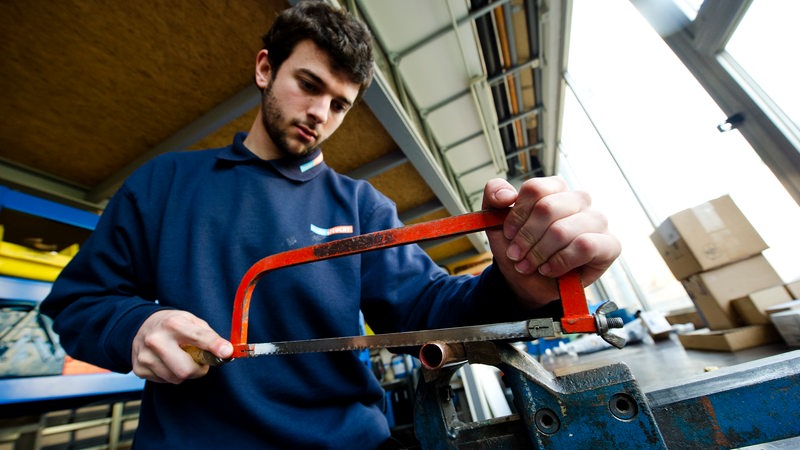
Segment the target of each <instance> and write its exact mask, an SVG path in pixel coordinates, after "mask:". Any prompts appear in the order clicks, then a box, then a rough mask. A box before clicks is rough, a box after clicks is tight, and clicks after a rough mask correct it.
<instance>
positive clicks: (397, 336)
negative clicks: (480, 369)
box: [246, 319, 561, 357]
mask: <svg viewBox="0 0 800 450" xmlns="http://www.w3.org/2000/svg"><path fill="white" fill-rule="evenodd" d="M560 330H561V327H560V326H558V324H557V323H554V322H553V319H531V320H523V321H520V322H505V323H495V324H489V325H472V326H466V327H454V328H440V329H434V330H423V331H406V332H401V333H384V334H373V335H368V336H347V337H333V338H321V339H308V340H299V341H284V342H264V343H259V344H249V345H248V351H247V354H246V356H250V357H252V356H261V355H288V354H295V353H314V352H339V351H349V350H364V349H371V348H399V347H418V346H422V345H424V344H427V343H429V342H442V343H445V344H449V343H456V342H460V343H463V342H480V341H500V342H503V341H524V340H532V339H538V338H540V337H551V336H555V335H557V334H558V333H559V332H560Z"/></svg>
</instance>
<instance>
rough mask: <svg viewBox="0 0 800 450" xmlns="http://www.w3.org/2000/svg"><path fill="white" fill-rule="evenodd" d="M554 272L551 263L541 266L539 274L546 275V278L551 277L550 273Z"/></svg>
mask: <svg viewBox="0 0 800 450" xmlns="http://www.w3.org/2000/svg"><path fill="white" fill-rule="evenodd" d="M552 271H553V268H552V267H550V264H549V263H544V264H542V265H541V266H539V273H540V274H542V275H545V276H547V275H550V272H552Z"/></svg>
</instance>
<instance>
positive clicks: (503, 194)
mask: <svg viewBox="0 0 800 450" xmlns="http://www.w3.org/2000/svg"><path fill="white" fill-rule="evenodd" d="M515 201H517V190H516V189H515V188H514V186H512V185H511V183H509V182H508V181H506V180H504V179H502V178H493V179H491V180H489V181H488V182H487V183H486V186H485V187H484V188H483V203H482V205H483V206H482V207H483V208H484V209H488V208H493V209H501V208H507V207H509V206H511V205H513V204H514V202H515Z"/></svg>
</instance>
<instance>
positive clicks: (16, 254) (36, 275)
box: [0, 241, 78, 281]
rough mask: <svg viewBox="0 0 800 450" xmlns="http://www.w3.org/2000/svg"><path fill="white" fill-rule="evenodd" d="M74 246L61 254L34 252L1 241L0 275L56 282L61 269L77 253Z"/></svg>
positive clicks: (75, 245)
mask: <svg viewBox="0 0 800 450" xmlns="http://www.w3.org/2000/svg"><path fill="white" fill-rule="evenodd" d="M77 251H78V245H77V244H73V245H71V246H69V247H67V248H65V249H64V250H62V251H61V252H60V253H55V252H44V251H40V250H34V249H32V248H28V247H25V246H22V245H17V244H12V243H10V242H3V241H0V274H2V275H8V276H12V277H19V278H29V279H32V280H41V281H55V279H56V277H57V276H58V274H59V273H61V269H63V268H64V266H66V265H67V263H68V262H69V261H70V260H71V259H72V257H73V256H74V255H75V253H77Z"/></svg>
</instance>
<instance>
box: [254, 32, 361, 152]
mask: <svg viewBox="0 0 800 450" xmlns="http://www.w3.org/2000/svg"><path fill="white" fill-rule="evenodd" d="M270 74H271V76H270V81H269V83H268V85H267V86H266V87H265V88H264V90H263V95H262V100H261V109H262V119H263V123H264V128H265V129H266V132H267V136H268V137H269V139H270V140H271V141H272V142H271V143H272V146H271V147H272V148H271V149H270V150H271V151H272V152H274V156H275V157H285V156H294V157H302V156H304V155H306V154H308V153H309V152H311V151H312V150H313V149H315V148H316V147H318V146H319V145H320V144H321V143H322V142H323V141H324V140H325V139H327V138H328V137H329V136H330V135H331V134H333V132H334V131H336V129H337V128H339V125H341V123H342V121H343V120H344V117H345V115H346V114H347V112H348V111H349V110H350V108H351V107H352V105H353V102H354V101H355V99H356V97H357V95H358V90H359V87H360V86H359V85H358V84H357V83H354V82H352V81H350V80H349V78H347V77H346V76H344V75H343V74H341V73H339V72H335V71H333V69H332V66H331V64H330V58H329V57H328V55H327V54H326V53H324V52H323V51H322V50H320V49H319V47H317V46H316V44H314V43H313V42H312V41H308V40H307V41H301V42H300V43H298V44H297V46H295V49H294V51H293V52H292V54H291V55H290V56H289V58H287V59H286V61H284V62H283V64H282V65H281V67H280V69H279V70H278V71H277V72H276V71H275V70H274V68H273V69H272V70H271V72H270ZM269 144H270V143H267V146H268V147H270V145H269Z"/></svg>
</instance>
